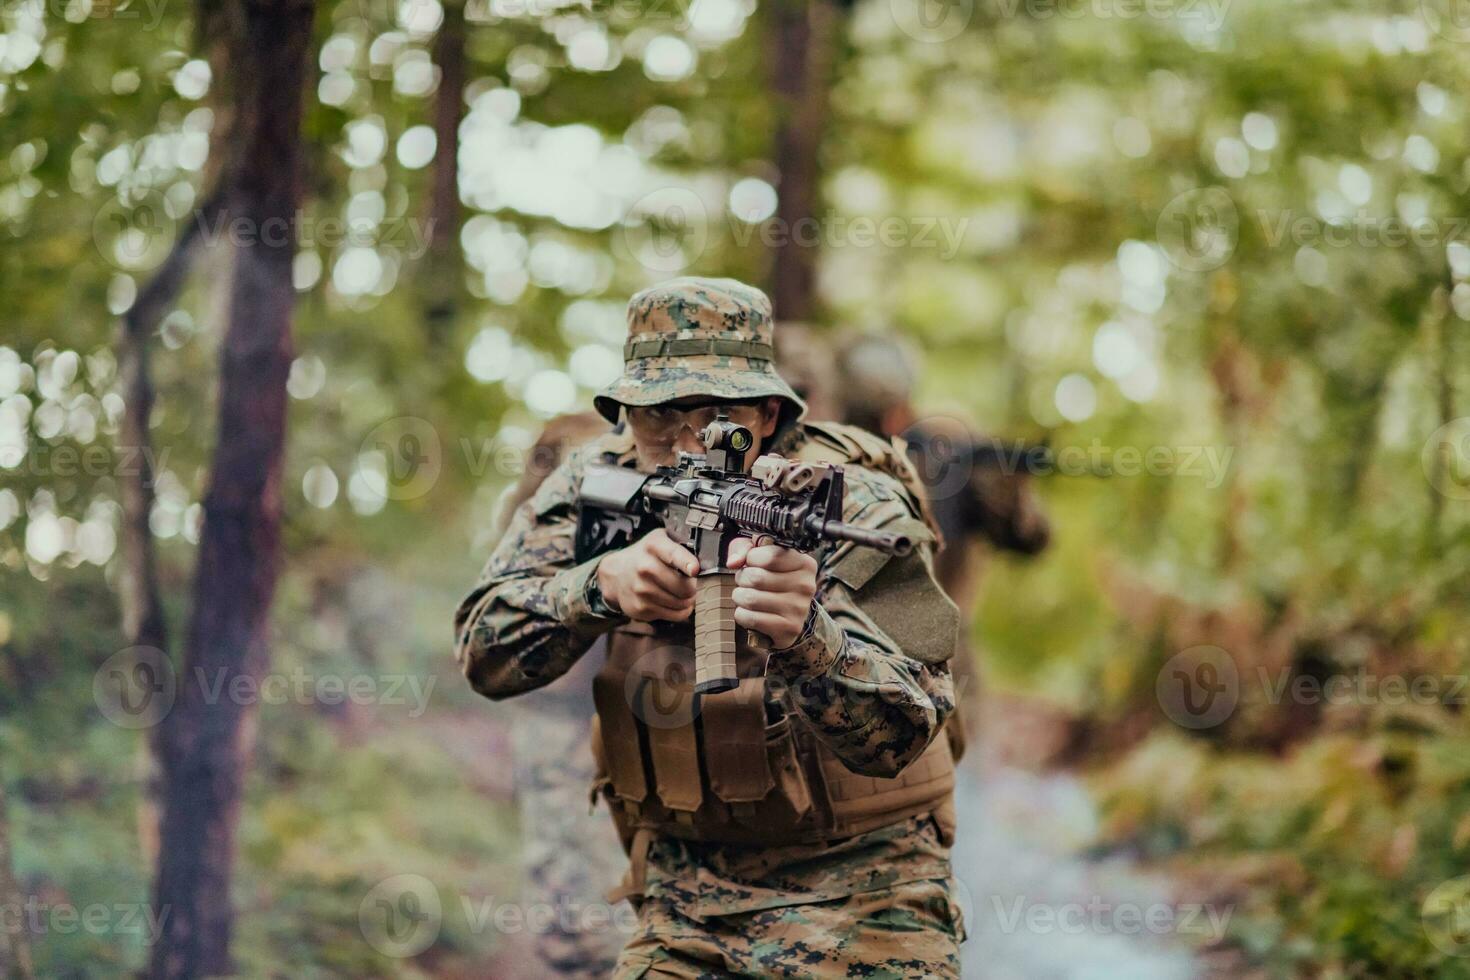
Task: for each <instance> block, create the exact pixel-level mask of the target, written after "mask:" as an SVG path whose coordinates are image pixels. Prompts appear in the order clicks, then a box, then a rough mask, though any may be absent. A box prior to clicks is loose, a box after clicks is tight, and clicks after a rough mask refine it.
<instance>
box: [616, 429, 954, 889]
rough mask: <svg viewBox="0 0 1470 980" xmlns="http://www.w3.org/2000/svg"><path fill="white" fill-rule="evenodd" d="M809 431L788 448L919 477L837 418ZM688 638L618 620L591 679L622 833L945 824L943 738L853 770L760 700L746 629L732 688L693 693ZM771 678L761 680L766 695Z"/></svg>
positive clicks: (756, 656)
mask: <svg viewBox="0 0 1470 980" xmlns="http://www.w3.org/2000/svg"><path fill="white" fill-rule="evenodd" d="M807 432H808V439H807V441H806V442H805V443H804V444H803V445H802V446H800V447H799V448H798V449H797V450H796V451H795V452H793V453H791V455H793V456H795V457H796V458H798V459H803V460H822V461H830V462H841V463H849V462H853V463H859V464H861V465H866V466H870V467H872V468H874V469H880V470H887V471H888V472H890V473H891V474H892V475H895V476H898V477H899V479H901V480H902V481H903V482H904V483H905V485H906V486H910V487H913V486H917V477H915V476H913V473H912V469H909V470H908V471H907V473H903V472H901V470H902V467H907V465H908V460H907V458H906V457H905V456H904V454H903V453H902V451H901V448H900V449H898V450H897V452H896V453H893V452H892V450H893V449H894V447H892V446H890V444H888V443H887V442H885V441H883V440H879V439H878V438H877V437H875V436H872V435H870V434H868V433H866V432H862V431H861V430H854V429H850V428H849V427H847V426H836V425H827V424H823V425H822V426H820V427H816V426H808V427H807ZM884 449H888V450H890V453H887V454H885V453H884V452H883V450H884ZM906 477H911V478H912V479H913V483H912V484H911V483H910V480H909V479H908V478H906ZM916 499H919V498H918V497H917V495H916ZM859 598H861V593H859ZM693 646H694V631H693V627H692V626H691V625H690V624H688V623H681V624H668V623H661V624H659V626H658V627H657V628H656V629H655V628H654V627H652V626H650V625H649V624H646V623H628V624H626V625H624V626H621V627H619V628H617V629H614V630H613V631H611V632H610V633H609V634H608V636H607V645H606V649H607V659H606V662H605V664H604V666H603V668H602V670H601V671H600V672H599V673H598V675H597V677H596V679H595V681H594V682H593V695H594V698H595V700H596V704H597V717H596V719H595V721H594V726H593V734H592V745H593V753H594V755H595V757H596V759H597V764H598V774H599V788H600V790H601V792H602V794H603V795H604V796H605V797H606V799H607V801H608V804H609V806H610V808H611V809H612V812H613V818H614V820H615V822H616V823H617V824H618V829H619V831H620V833H621V834H622V836H623V839H624V842H625V844H626V843H627V842H628V841H629V840H630V839H631V838H632V836H633V834H634V832H635V831H639V830H642V831H645V832H652V833H656V834H665V835H669V836H674V837H680V838H685V839H689V840H698V841H715V842H726V843H737V844H752V845H766V846H778V845H785V844H793V843H807V842H820V841H828V840H836V839H839V838H843V837H850V836H852V835H854V834H860V833H864V832H866V831H869V830H875V829H877V828H879V827H883V826H887V825H889V824H892V823H895V822H897V821H899V820H902V819H904V818H905V817H909V816H914V815H918V814H923V813H935V814H936V816H937V819H938V822H939V823H940V826H941V831H942V833H943V835H944V836H945V837H946V838H948V837H949V836H950V835H951V832H952V828H953V807H952V803H951V797H952V794H953V789H954V757H953V755H952V753H951V746H950V741H949V739H948V738H946V737H944V735H942V734H941V735H940V736H938V737H936V738H935V739H934V740H933V741H932V742H931V744H930V745H929V746H928V748H926V749H925V750H924V752H923V753H921V754H920V755H919V757H918V758H917V759H915V760H914V761H913V762H912V763H910V764H909V765H908V766H907V767H906V768H905V769H904V770H903V772H901V773H900V774H899V775H898V776H896V777H893V778H881V777H874V776H864V775H860V774H858V773H855V772H853V771H851V770H850V769H848V768H847V766H846V765H845V764H844V763H843V762H842V760H841V759H840V758H838V756H837V755H836V754H835V753H833V752H832V751H831V750H830V749H829V748H827V747H826V745H825V744H823V743H822V742H821V740H820V739H818V738H817V737H816V735H815V733H814V732H813V731H812V730H811V729H810V727H809V726H808V725H807V724H806V723H805V722H804V721H802V720H801V719H799V718H793V717H792V715H791V714H790V713H788V711H787V709H786V708H785V707H784V702H783V701H782V700H781V699H780V698H778V697H772V698H769V699H768V697H767V689H768V679H767V677H766V676H765V658H766V654H765V653H763V652H759V651H756V650H753V649H751V648H750V646H749V644H748V642H747V639H746V633H745V631H744V630H740V631H738V641H737V665H738V671H739V675H740V677H741V681H740V684H739V686H738V687H736V688H735V689H733V690H730V691H726V692H723V693H720V694H715V695H704V696H698V697H696V696H695V695H694V693H693V674H694V670H693V653H692V650H693ZM777 683H778V682H777V681H776V680H774V679H771V681H770V685H771V687H772V690H773V693H778V692H776V691H775V688H774V685H775V684H777ZM644 836H645V838H646V834H645V835H644ZM635 863H636V858H635Z"/></svg>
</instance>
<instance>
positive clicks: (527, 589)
mask: <svg viewBox="0 0 1470 980" xmlns="http://www.w3.org/2000/svg"><path fill="white" fill-rule="evenodd" d="M595 448H596V444H595V443H594V444H593V446H589V447H586V448H584V449H582V450H578V451H577V452H575V453H573V454H572V456H571V457H570V458H569V459H568V460H567V461H566V462H565V463H563V464H562V465H561V466H559V467H558V468H557V469H556V470H554V471H553V472H552V473H551V474H550V475H549V476H547V478H546V480H545V481H544V482H543V483H542V484H541V486H540V488H539V489H538V490H537V491H536V493H535V494H534V495H533V496H532V497H531V499H530V500H528V501H527V502H526V503H524V504H522V505H521V506H520V507H519V508H517V510H516V512H515V516H514V517H513V518H512V519H511V522H510V526H509V527H508V528H507V529H506V532H505V536H504V537H503V538H501V540H500V543H499V544H498V545H497V546H496V548H495V551H494V553H493V554H491V556H490V560H489V562H488V563H487V564H486V565H485V570H484V572H483V573H481V575H480V581H479V584H478V585H476V586H475V588H474V590H473V591H471V592H470V594H469V595H468V596H466V597H465V599H464V601H463V602H461V603H460V605H459V609H458V610H457V611H456V612H455V615H454V634H455V656H456V658H457V659H458V660H459V665H460V668H461V669H462V670H463V671H464V674H465V677H466V678H467V679H468V680H469V682H470V685H471V686H472V687H473V688H474V689H475V690H476V691H478V692H480V693H481V694H483V695H485V696H486V697H488V698H494V699H497V700H498V699H500V698H507V697H511V696H512V695H516V694H524V693H525V692H527V691H532V690H535V689H536V688H538V687H542V686H543V685H546V684H549V683H551V682H552V681H554V680H556V679H557V678H558V677H560V676H561V675H562V674H565V673H566V672H567V671H568V670H570V669H571V667H572V665H573V664H575V663H576V662H577V659H578V658H579V657H581V656H582V654H584V653H586V652H587V648H588V647H590V646H591V645H592V642H593V640H595V639H596V638H597V637H598V635H599V634H601V633H603V632H606V631H607V630H608V629H611V628H612V627H613V626H616V625H617V624H619V623H621V622H625V620H624V619H622V618H621V617H619V616H617V615H616V614H614V613H612V611H611V610H609V609H607V607H606V606H600V607H598V608H594V606H593V605H592V602H591V601H590V597H589V595H588V590H587V586H588V583H589V581H590V580H591V579H592V577H593V575H594V574H595V573H596V571H597V563H598V561H599V560H600V559H599V558H593V559H591V560H589V561H585V562H583V563H581V564H580V565H579V564H576V562H575V559H574V557H573V556H574V542H575V538H576V516H575V510H574V505H575V502H576V489H577V485H578V483H579V481H580V478H581V473H582V469H583V466H584V465H585V462H584V461H585V460H586V459H587V456H588V454H589V453H590V452H592V451H593V450H594V449H595Z"/></svg>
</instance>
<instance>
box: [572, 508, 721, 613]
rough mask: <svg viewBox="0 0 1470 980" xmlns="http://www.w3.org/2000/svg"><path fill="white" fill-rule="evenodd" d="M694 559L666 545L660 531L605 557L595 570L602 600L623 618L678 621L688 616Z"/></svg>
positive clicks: (673, 545)
mask: <svg viewBox="0 0 1470 980" xmlns="http://www.w3.org/2000/svg"><path fill="white" fill-rule="evenodd" d="M698 571H699V560H698V559H696V558H695V557H694V555H693V554H691V553H690V552H689V550H688V549H687V548H684V547H682V546H681V545H679V544H676V543H675V542H674V541H672V540H671V539H670V538H669V536H668V534H667V533H666V532H665V531H664V529H663V528H658V529H657V530H655V531H652V532H650V533H649V534H647V535H645V536H643V537H642V538H639V539H638V540H637V541H636V542H634V543H633V544H630V545H629V546H628V547H626V548H623V549H621V550H618V551H613V552H609V553H608V554H607V555H606V556H605V557H604V558H603V559H602V561H601V562H600V563H599V564H598V566H597V584H598V586H599V587H600V588H601V589H602V596H603V598H604V599H606V600H607V602H608V604H609V605H610V606H612V607H613V608H614V609H616V610H618V611H620V612H621V613H622V614H623V615H624V616H627V617H628V618H629V619H635V620H638V621H639V622H644V623H651V622H653V621H654V620H656V619H663V620H668V621H670V622H675V623H677V622H682V621H683V620H686V619H688V618H689V616H690V614H691V613H693V612H694V579H693V578H692V576H693V575H694V574H695V573H697V572H698Z"/></svg>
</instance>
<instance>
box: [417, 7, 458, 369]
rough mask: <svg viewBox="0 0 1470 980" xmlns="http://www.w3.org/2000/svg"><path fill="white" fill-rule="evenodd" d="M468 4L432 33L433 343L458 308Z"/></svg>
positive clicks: (440, 341) (429, 297) (427, 309)
mask: <svg viewBox="0 0 1470 980" xmlns="http://www.w3.org/2000/svg"><path fill="white" fill-rule="evenodd" d="M464 16H465V12H464V4H463V3H455V2H450V3H446V4H445V5H444V22H443V23H442V24H440V25H439V33H438V34H437V35H436V36H435V38H434V63H435V64H436V65H438V66H439V88H438V91H437V92H436V93H435V96H434V136H435V137H436V141H435V151H434V171H433V177H432V179H433V187H432V189H431V192H430V199H429V214H428V223H427V225H426V228H425V245H426V246H427V254H426V256H425V262H426V263H427V266H428V268H427V273H428V276H427V283H426V286H427V288H426V289H425V299H424V322H425V326H426V327H427V329H428V333H429V339H430V340H431V341H432V342H433V343H434V344H435V345H444V344H447V343H448V341H449V331H450V329H451V328H452V327H453V325H454V321H455V317H456V314H457V313H458V311H459V297H460V289H461V281H462V280H463V278H464V270H463V269H462V268H461V263H460V259H459V257H460V255H461V252H460V248H459V217H460V206H459V126H460V123H461V122H462V121H463V120H464V109H465V105H464V87H465V81H466V65H465V20H464Z"/></svg>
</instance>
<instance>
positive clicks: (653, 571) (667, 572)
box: [638, 557, 695, 599]
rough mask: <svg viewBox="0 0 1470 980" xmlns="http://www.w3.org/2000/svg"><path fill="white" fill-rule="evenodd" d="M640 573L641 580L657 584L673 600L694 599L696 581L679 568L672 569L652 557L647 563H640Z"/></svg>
mask: <svg viewBox="0 0 1470 980" xmlns="http://www.w3.org/2000/svg"><path fill="white" fill-rule="evenodd" d="M638 571H639V573H640V576H639V577H640V579H642V580H644V581H651V582H653V583H655V584H656V585H658V586H659V588H660V589H661V590H662V591H664V592H666V593H668V594H669V596H670V597H671V598H674V599H692V598H694V592H695V585H694V579H692V578H690V577H689V576H688V575H685V574H684V573H683V572H681V571H680V570H679V569H677V568H671V567H670V566H669V565H668V564H667V563H665V562H662V561H659V560H658V559H657V558H652V557H650V558H648V559H647V560H646V561H645V562H640V563H639V566H638Z"/></svg>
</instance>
